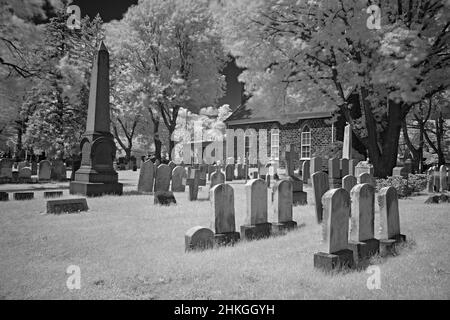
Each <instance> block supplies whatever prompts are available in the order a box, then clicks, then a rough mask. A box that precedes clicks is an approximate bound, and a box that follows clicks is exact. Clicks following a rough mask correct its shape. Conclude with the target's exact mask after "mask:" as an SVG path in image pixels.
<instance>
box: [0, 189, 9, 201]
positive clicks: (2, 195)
mask: <svg viewBox="0 0 450 320" xmlns="http://www.w3.org/2000/svg"><path fill="white" fill-rule="evenodd" d="M0 201H9V193H8V192H3V191H0Z"/></svg>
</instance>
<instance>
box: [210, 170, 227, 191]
mask: <svg viewBox="0 0 450 320" xmlns="http://www.w3.org/2000/svg"><path fill="white" fill-rule="evenodd" d="M224 182H225V175H224V174H223V173H222V172H220V171H216V172H214V173H213V174H212V175H211V181H210V185H209V187H210V189H212V188H213V187H214V186H216V185H218V184H221V183H224Z"/></svg>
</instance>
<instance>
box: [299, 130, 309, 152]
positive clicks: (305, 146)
mask: <svg viewBox="0 0 450 320" xmlns="http://www.w3.org/2000/svg"><path fill="white" fill-rule="evenodd" d="M301 142H302V147H301V155H300V157H301V159H305V160H306V159H310V158H311V130H310V129H309V127H308V126H304V127H303V130H302V133H301Z"/></svg>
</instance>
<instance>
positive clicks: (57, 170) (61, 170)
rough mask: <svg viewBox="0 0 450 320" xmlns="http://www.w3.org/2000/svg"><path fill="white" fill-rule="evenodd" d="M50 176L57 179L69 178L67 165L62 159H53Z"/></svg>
mask: <svg viewBox="0 0 450 320" xmlns="http://www.w3.org/2000/svg"><path fill="white" fill-rule="evenodd" d="M50 177H51V179H52V180H55V181H65V180H66V178H67V174H66V165H65V164H64V162H63V161H62V160H59V159H58V160H53V161H52V170H51V174H50Z"/></svg>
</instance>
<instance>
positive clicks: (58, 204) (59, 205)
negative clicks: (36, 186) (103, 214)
mask: <svg viewBox="0 0 450 320" xmlns="http://www.w3.org/2000/svg"><path fill="white" fill-rule="evenodd" d="M87 210H89V208H88V205H87V201H86V198H73V199H61V200H48V201H47V213H53V214H61V213H78V212H81V211H87Z"/></svg>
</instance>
